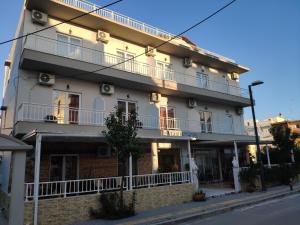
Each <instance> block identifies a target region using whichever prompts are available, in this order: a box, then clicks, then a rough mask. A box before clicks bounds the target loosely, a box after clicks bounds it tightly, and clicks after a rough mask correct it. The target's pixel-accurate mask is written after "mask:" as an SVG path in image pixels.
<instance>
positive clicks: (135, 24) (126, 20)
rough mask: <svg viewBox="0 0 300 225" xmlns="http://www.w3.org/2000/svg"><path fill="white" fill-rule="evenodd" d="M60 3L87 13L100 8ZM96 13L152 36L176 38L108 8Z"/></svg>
mask: <svg viewBox="0 0 300 225" xmlns="http://www.w3.org/2000/svg"><path fill="white" fill-rule="evenodd" d="M59 1H61V2H63V3H66V4H68V5H72V6H75V7H77V8H80V9H83V10H86V11H93V10H96V9H97V8H100V6H98V5H95V4H93V3H90V2H87V1H82V0H59ZM95 13H96V14H98V15H100V16H102V17H105V18H107V19H110V20H113V21H115V22H118V23H121V24H124V25H126V26H129V27H132V28H134V29H137V30H140V31H143V32H146V33H148V34H150V35H154V36H158V37H162V38H165V39H171V38H172V37H174V36H175V35H173V34H170V33H168V32H166V31H163V30H161V29H158V28H156V27H153V26H151V25H148V24H145V23H142V22H140V21H137V20H135V19H132V18H130V17H128V16H124V15H122V14H120V13H117V12H114V11H112V10H109V9H106V8H103V9H99V10H97V11H95Z"/></svg>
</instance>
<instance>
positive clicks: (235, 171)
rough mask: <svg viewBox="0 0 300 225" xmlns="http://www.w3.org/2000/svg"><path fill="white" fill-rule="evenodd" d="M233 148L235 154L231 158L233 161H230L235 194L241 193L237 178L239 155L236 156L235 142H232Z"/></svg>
mask: <svg viewBox="0 0 300 225" xmlns="http://www.w3.org/2000/svg"><path fill="white" fill-rule="evenodd" d="M233 146H234V153H235V156H234V157H233V160H232V166H233V167H232V171H233V180H234V189H235V192H240V191H241V183H240V178H239V173H240V165H239V155H238V149H237V144H236V141H233Z"/></svg>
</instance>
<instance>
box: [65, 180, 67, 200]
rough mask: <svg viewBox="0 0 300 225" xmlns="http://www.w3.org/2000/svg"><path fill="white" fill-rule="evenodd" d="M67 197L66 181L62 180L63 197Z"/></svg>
mask: <svg viewBox="0 0 300 225" xmlns="http://www.w3.org/2000/svg"><path fill="white" fill-rule="evenodd" d="M65 197H67V182H66V181H65V182H64V198H65Z"/></svg>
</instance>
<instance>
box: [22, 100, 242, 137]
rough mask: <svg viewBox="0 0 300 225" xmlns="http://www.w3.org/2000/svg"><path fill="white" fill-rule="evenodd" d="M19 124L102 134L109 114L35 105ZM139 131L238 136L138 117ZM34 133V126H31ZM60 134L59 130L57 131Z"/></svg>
mask: <svg viewBox="0 0 300 225" xmlns="http://www.w3.org/2000/svg"><path fill="white" fill-rule="evenodd" d="M17 113H18V114H17V121H19V122H39V123H40V124H44V126H46V125H60V124H63V125H72V126H76V127H79V128H78V130H79V131H81V129H80V127H82V126H88V127H89V129H88V130H91V127H96V131H97V133H99V129H98V128H99V127H102V128H104V126H105V118H106V117H107V116H108V114H109V112H105V111H97V110H89V109H81V108H80V109H78V108H71V107H68V106H63V105H60V106H57V105H42V104H33V103H22V104H21V105H20V106H19V107H18V111H17ZM137 120H138V128H139V129H142V130H144V129H147V130H154V131H155V130H156V131H158V133H160V134H161V135H163V136H183V135H184V134H183V133H184V132H186V133H198V134H199V133H202V134H204V133H206V134H212V133H219V134H237V135H240V134H238V133H235V132H234V131H233V130H226V129H219V128H218V127H214V126H213V123H212V122H211V121H210V122H208V121H206V122H205V121H200V120H190V119H181V118H170V117H169V118H165V117H159V116H153V115H140V114H139V115H138V118H137ZM29 127H30V129H31V130H32V125H31V126H29ZM54 130H55V131H57V127H55V129H54Z"/></svg>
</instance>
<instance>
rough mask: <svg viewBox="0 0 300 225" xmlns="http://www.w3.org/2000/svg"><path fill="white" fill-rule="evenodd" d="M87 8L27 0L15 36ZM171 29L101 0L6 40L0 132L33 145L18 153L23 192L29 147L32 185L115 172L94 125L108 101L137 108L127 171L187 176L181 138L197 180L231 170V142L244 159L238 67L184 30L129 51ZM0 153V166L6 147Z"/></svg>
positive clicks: (56, 0)
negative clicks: (133, 155) (137, 149)
mask: <svg viewBox="0 0 300 225" xmlns="http://www.w3.org/2000/svg"><path fill="white" fill-rule="evenodd" d="M96 8H97V6H95V5H94V4H91V3H88V2H85V1H81V0H76V1H75V0H48V1H46V0H43V1H41V0H28V1H26V4H25V6H24V10H23V11H22V14H21V16H20V21H19V25H18V27H17V30H16V36H20V35H24V34H27V33H30V32H34V31H36V30H39V29H42V28H45V27H47V26H51V25H55V24H57V23H60V22H62V21H64V20H67V19H69V18H72V17H75V16H76V15H79V14H80V13H84V12H87V11H90V10H94V9H96ZM36 10H38V11H36ZM172 36H174V35H172V34H170V33H168V32H165V31H162V30H161V29H158V28H155V27H152V26H150V25H147V24H145V23H142V22H139V21H136V20H134V19H131V18H129V17H127V16H123V15H121V14H119V13H117V12H113V11H111V10H108V9H101V10H98V11H97V12H96V13H92V14H90V15H86V16H83V17H81V18H78V19H76V20H74V21H72V22H70V23H64V24H62V25H59V26H55V27H54V28H51V29H47V30H44V31H42V32H39V33H37V34H33V35H29V36H27V37H25V38H23V39H19V40H17V41H15V42H13V44H12V47H11V51H10V54H9V56H8V58H7V61H6V62H5V78H4V90H3V93H4V94H3V95H4V96H3V104H2V106H3V107H2V109H3V111H2V123H1V131H2V133H6V134H11V135H13V136H15V137H17V138H20V139H23V140H24V141H26V142H27V143H29V144H32V145H34V146H36V151H35V154H32V155H29V156H28V162H27V172H26V175H27V176H26V183H27V184H26V191H27V192H26V197H27V199H29V200H30V199H32V196H33V177H34V172H33V165H34V163H33V162H34V158H36V157H39V154H38V153H37V152H39V151H38V150H39V149H41V155H40V163H39V160H37V158H36V160H35V162H36V163H37V164H38V166H40V170H38V171H40V175H39V176H38V178H39V182H40V187H46V186H47V188H50V187H52V186H51V185H54V184H58V185H61V184H62V182H64V181H66V180H77V182H80V181H82V180H84V179H89V178H106V179H110V180H111V181H113V179H115V178H112V177H116V176H119V175H120V172H122V171H119V169H118V160H117V157H116V156H115V155H114V153H113V152H111V151H110V149H109V147H108V146H107V144H106V143H105V139H104V138H103V135H102V133H101V131H102V130H103V129H105V124H104V120H105V117H106V115H108V113H110V112H111V111H112V110H113V108H114V107H115V106H117V107H119V108H122V109H123V110H124V113H126V114H127V113H130V111H131V110H136V111H137V112H138V115H139V121H140V126H141V128H140V129H139V138H140V140H141V142H142V143H143V146H144V148H145V155H144V156H143V157H142V158H141V159H138V160H135V159H133V165H132V167H133V175H141V176H142V175H144V176H145V177H146V175H145V174H158V175H157V176H163V175H159V174H161V173H166V172H172V173H174V174H178V180H177V182H176V183H183V182H186V181H187V180H186V179H188V181H189V182H190V178H189V173H190V170H189V167H188V165H189V161H190V157H191V155H189V146H190V142H191V146H192V156H193V157H194V158H195V160H196V164H197V165H198V167H199V171H200V180H201V182H206V181H210V182H211V181H225V180H226V179H227V180H228V181H229V180H230V179H231V177H232V176H231V175H230V172H228V171H230V170H231V168H232V165H231V161H232V157H233V155H234V141H235V142H236V143H237V144H238V148H239V149H238V151H236V154H237V152H240V159H245V154H244V152H243V151H242V149H243V142H245V143H246V142H247V143H248V142H249V141H253V138H252V137H250V136H247V135H245V130H244V119H243V107H248V106H249V105H250V100H249V97H248V93H247V90H244V89H242V88H240V84H239V80H240V78H241V76H240V75H241V74H243V73H245V72H247V71H248V69H247V68H246V67H243V66H241V65H239V64H237V63H236V62H235V61H233V60H231V59H228V58H226V57H223V56H220V55H218V54H215V53H212V52H209V51H207V50H204V49H202V48H199V47H197V46H196V45H193V44H192V43H191V42H190V41H188V40H187V39H186V38H176V39H175V40H172V41H170V42H168V43H166V44H165V45H163V46H161V47H159V48H158V49H156V50H153V51H150V52H148V53H146V54H144V55H142V56H139V57H137V58H134V59H133V60H129V59H130V58H132V57H135V56H137V55H139V54H140V53H143V52H145V51H147V50H149V49H152V48H153V47H155V46H157V45H159V44H160V43H161V42H163V41H166V40H168V39H170V38H171V37H172ZM127 59H128V60H129V61H126V62H125V63H122V62H123V61H124V60H127ZM115 64H117V65H115ZM40 141H41V148H40V145H39V143H40ZM3 161H5V163H3V165H6V167H7V166H9V163H8V162H9V156H5V157H4V159H3ZM240 163H242V161H241V162H240ZM38 168H39V167H38ZM3 171H5V174H3V179H2V188H3V189H4V191H8V181H9V170H7V169H6V170H5V169H3ZM126 173H127V174H129V172H128V171H126ZM35 175H36V176H37V174H35ZM134 179H137V178H136V177H135V178H134ZM36 181H37V180H36ZM46 182H48V183H46ZM59 182H61V183H59ZM113 183H114V182H113ZM165 183H170V180H168V181H165ZM165 183H164V182H162V184H165ZM148 184H149V183H148ZM43 185H44V186H43ZM112 185H113V184H112V183H110V185H107V186H106V187H105V188H106V189H108V190H111V189H113V186H112ZM127 185H129V184H127ZM153 185H154V184H153ZM150 186H151V185H150ZM74 188H75V189H76V187H74ZM98 188H99V186H98ZM127 188H130V187H128V186H127ZM76 190H77V189H76ZM65 191H66V190H65ZM77 191H78V192H80V191H79V190H77ZM85 192H88V191H85ZM55 194H57V190H56V191H53V193H52V192H50V191H48V190H47V191H45V190H44V192H40V193H39V195H40V197H41V198H42V197H43V195H44V196H54V195H55ZM66 195H68V193H66Z"/></svg>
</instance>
